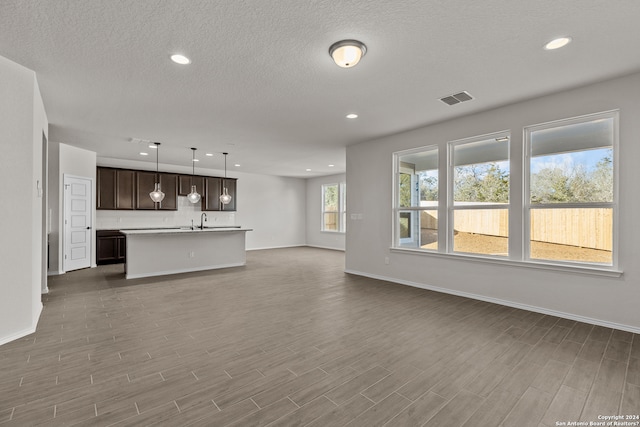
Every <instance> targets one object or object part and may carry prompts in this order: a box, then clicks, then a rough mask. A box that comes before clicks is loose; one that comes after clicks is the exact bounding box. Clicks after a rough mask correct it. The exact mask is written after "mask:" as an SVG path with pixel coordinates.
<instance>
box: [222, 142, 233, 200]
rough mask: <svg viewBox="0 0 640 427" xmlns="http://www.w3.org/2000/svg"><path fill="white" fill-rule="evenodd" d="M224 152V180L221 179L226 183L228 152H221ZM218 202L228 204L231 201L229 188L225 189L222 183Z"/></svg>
mask: <svg viewBox="0 0 640 427" xmlns="http://www.w3.org/2000/svg"><path fill="white" fill-rule="evenodd" d="M222 154H224V179H225V181H223V183H225V184H226V179H227V154H229V153H222ZM220 203H222V204H223V205H228V204H229V203H231V196H230V195H229V190H228V189H227V187H226V186H225V185H224V184H223V185H222V194H221V195H220Z"/></svg>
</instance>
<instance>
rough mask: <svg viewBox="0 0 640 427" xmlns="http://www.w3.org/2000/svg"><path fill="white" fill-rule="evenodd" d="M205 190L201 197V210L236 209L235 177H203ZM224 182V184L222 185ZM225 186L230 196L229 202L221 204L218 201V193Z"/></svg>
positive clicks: (220, 192)
mask: <svg viewBox="0 0 640 427" xmlns="http://www.w3.org/2000/svg"><path fill="white" fill-rule="evenodd" d="M204 179H205V183H204V186H205V192H204V197H203V198H202V210H203V211H235V210H236V181H237V179H235V178H213V177H209V176H207V177H205V178H204ZM223 184H224V185H223ZM225 187H226V188H227V191H228V192H229V195H230V196H231V203H229V204H228V205H223V204H222V203H220V195H221V194H222V191H223V189H224V188H225Z"/></svg>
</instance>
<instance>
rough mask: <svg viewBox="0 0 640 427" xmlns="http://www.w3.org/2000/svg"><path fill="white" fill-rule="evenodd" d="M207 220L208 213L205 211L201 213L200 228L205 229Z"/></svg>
mask: <svg viewBox="0 0 640 427" xmlns="http://www.w3.org/2000/svg"><path fill="white" fill-rule="evenodd" d="M203 218H204V221H206V220H207V214H206V213H205V212H202V214H200V230H204V221H203Z"/></svg>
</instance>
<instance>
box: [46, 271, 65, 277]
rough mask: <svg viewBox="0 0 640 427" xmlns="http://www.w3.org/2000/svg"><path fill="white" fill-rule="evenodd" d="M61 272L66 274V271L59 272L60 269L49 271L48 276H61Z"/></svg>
mask: <svg viewBox="0 0 640 427" xmlns="http://www.w3.org/2000/svg"><path fill="white" fill-rule="evenodd" d="M61 274H64V271H63V272H59V271H58V270H49V271H47V276H59V275H61Z"/></svg>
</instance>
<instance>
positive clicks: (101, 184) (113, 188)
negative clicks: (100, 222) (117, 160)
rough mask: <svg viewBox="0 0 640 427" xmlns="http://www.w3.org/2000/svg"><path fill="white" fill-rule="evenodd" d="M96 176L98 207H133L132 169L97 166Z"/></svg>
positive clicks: (133, 184)
mask: <svg viewBox="0 0 640 427" xmlns="http://www.w3.org/2000/svg"><path fill="white" fill-rule="evenodd" d="M97 177H98V183H97V187H98V197H97V198H96V200H97V208H98V209H133V208H134V206H133V205H134V194H135V181H134V177H135V172H134V171H130V170H125V169H112V168H103V167H99V168H98V171H97Z"/></svg>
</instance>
